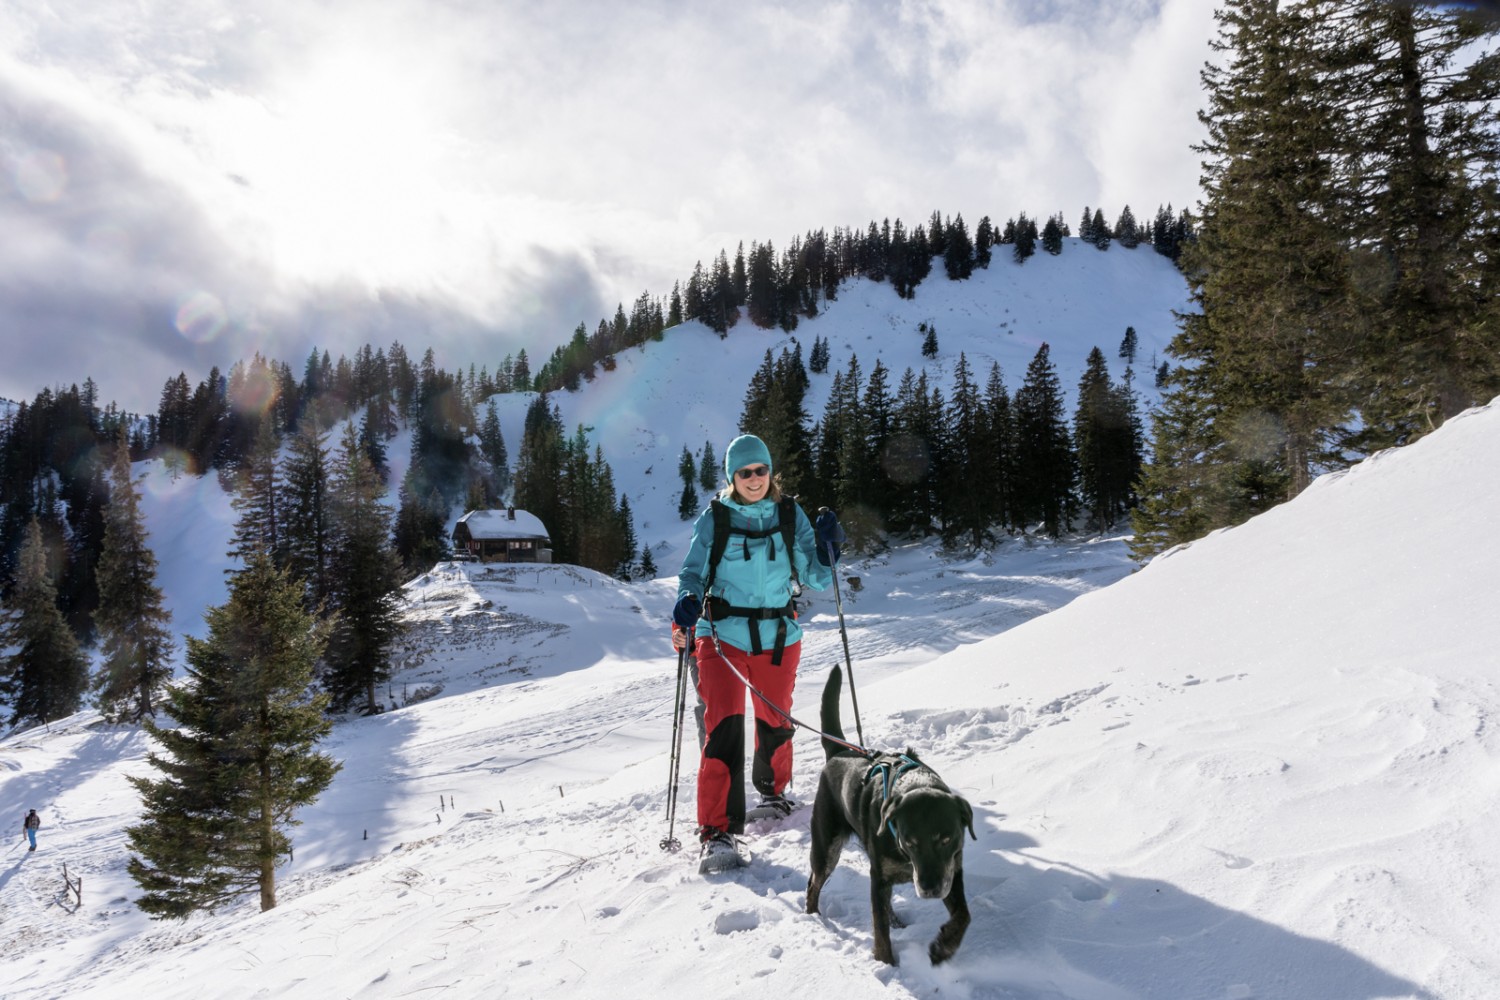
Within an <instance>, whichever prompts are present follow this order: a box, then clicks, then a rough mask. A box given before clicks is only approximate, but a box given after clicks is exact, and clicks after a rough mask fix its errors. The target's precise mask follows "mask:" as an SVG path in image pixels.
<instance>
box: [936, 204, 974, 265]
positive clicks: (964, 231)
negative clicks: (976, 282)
mask: <svg viewBox="0 0 1500 1000" xmlns="http://www.w3.org/2000/svg"><path fill="white" fill-rule="evenodd" d="M943 269H944V270H945V271H946V272H947V274H948V280H949V281H962V280H963V279H965V278H967V277H969V276H970V275H972V274H973V273H974V243H973V241H972V240H970V239H969V230H968V227H967V226H965V225H964V217H963V214H962V213H960V214H959V215H958V216H957V217H956V218H955V219H954V220H953V222H952V223H951V224H949V226H948V231H947V233H946V234H945V239H944V241H943Z"/></svg>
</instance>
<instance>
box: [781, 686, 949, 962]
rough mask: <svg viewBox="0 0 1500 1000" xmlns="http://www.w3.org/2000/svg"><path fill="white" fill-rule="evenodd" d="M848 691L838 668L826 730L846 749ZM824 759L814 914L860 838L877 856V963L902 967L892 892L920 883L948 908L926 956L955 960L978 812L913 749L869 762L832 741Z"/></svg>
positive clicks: (816, 815)
mask: <svg viewBox="0 0 1500 1000" xmlns="http://www.w3.org/2000/svg"><path fill="white" fill-rule="evenodd" d="M842 685H843V673H842V671H840V670H839V668H838V667H834V668H833V673H832V674H830V675H829V677H828V683H827V684H826V685H825V686H824V688H823V711H822V723H823V732H824V734H825V736H832V737H835V738H837V739H840V740H842V739H843V738H844V732H843V730H842V728H840V725H839V691H840V689H841V687H842ZM823 752H824V753H825V754H827V756H828V760H827V762H826V763H825V764H824V765H823V776H822V778H820V779H819V781H818V795H817V798H816V799H814V800H813V814H812V875H811V876H809V878H808V880H807V912H808V913H817V912H818V899H819V897H820V896H821V895H822V892H823V886H824V885H825V884H826V883H827V882H828V878H829V876H830V875H832V874H833V870H834V869H835V868H836V867H838V863H839V854H840V853H841V852H842V851H843V849H844V843H845V842H846V841H847V840H848V839H849V835H850V834H853V835H854V836H856V837H858V838H859V842H860V843H861V844H862V845H864V849H865V853H866V854H867V855H869V857H870V911H871V917H872V920H873V930H874V934H875V957H876V958H877V959H879V960H880V961H882V962H887V963H889V964H891V965H896V964H897V962H896V954H895V952H893V951H892V950H891V887H892V886H893V885H896V884H898V883H902V882H911V883H913V884H914V885H915V886H916V889H917V895H918V896H920V897H922V898H923V899H941V900H942V901H943V903H944V905H946V906H947V907H948V921H947V923H945V924H943V926H942V928H941V929H940V930H939V931H938V936H937V938H936V939H935V940H934V941H933V942H932V945H931V946H930V947H929V948H928V949H927V954H928V955H929V956H930V957H931V958H932V963H933V964H934V965H936V964H938V963H939V962H942V961H944V960H946V959H949V958H951V957H953V953H954V952H956V951H957V950H958V946H959V945H960V944H962V943H963V939H964V932H965V931H966V930H968V929H969V904H968V900H967V899H965V897H964V856H963V852H964V830H965V829H967V830H968V832H969V836H970V837H974V810H973V808H972V807H971V806H970V805H969V803H968V802H966V801H965V800H964V799H963V798H962V797H960V796H959V795H957V794H955V793H954V792H953V790H952V789H950V788H949V787H948V786H947V785H945V784H943V779H941V778H939V777H938V776H937V775H936V774H934V773H933V771H932V769H931V768H929V767H928V766H927V765H925V764H923V763H922V762H921V761H919V760H917V758H916V756H915V755H914V754H912V752H911V751H910V750H909V749H908V750H907V752H906V753H905V754H892V753H883V754H879V755H877V756H874V757H866V756H863V755H861V754H860V753H858V752H856V751H854V750H851V749H849V748H848V747H845V746H840V745H839V744H837V743H834V742H832V741H830V740H828V739H826V738H825V739H824V740H823ZM974 839H976V840H977V839H979V838H978V837H974Z"/></svg>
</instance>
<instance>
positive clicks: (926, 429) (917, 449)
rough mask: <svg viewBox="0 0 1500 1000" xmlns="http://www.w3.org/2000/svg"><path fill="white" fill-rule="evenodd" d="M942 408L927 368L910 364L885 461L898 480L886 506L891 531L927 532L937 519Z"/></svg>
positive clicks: (899, 390) (899, 393)
mask: <svg viewBox="0 0 1500 1000" xmlns="http://www.w3.org/2000/svg"><path fill="white" fill-rule="evenodd" d="M941 435H942V426H941V412H940V410H939V408H938V407H937V405H936V404H935V403H934V402H933V399H932V395H931V393H930V392H929V390H928V385H927V372H926V371H925V370H924V371H923V372H922V373H921V374H920V375H917V374H914V373H913V372H912V370H911V369H910V368H908V369H906V371H905V372H904V373H903V374H902V376H901V382H900V384H899V385H898V386H897V388H896V406H895V410H894V411H893V414H892V434H891V441H890V443H889V444H888V445H887V446H886V448H885V451H884V453H883V455H882V463H883V465H884V467H885V468H886V470H887V473H888V474H889V476H890V477H891V480H892V482H893V483H894V484H895V486H894V489H893V490H892V491H891V496H890V499H889V503H888V507H887V510H888V511H889V513H888V515H887V520H888V523H889V524H890V527H891V530H892V531H895V532H898V533H914V534H923V535H925V534H927V533H929V532H930V530H931V528H932V523H933V516H934V508H935V504H934V502H933V488H934V482H935V478H936V467H937V463H936V462H935V457H936V452H937V451H938V450H939V449H940V448H941V447H942V442H941Z"/></svg>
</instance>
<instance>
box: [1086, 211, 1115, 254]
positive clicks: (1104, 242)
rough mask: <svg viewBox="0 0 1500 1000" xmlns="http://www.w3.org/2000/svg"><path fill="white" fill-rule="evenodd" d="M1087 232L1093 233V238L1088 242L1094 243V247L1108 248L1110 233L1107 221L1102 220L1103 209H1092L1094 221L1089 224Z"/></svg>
mask: <svg viewBox="0 0 1500 1000" xmlns="http://www.w3.org/2000/svg"><path fill="white" fill-rule="evenodd" d="M1089 232H1090V233H1091V234H1092V235H1093V239H1092V240H1090V241H1089V242H1091V243H1093V244H1094V249H1096V250H1108V249H1109V244H1110V238H1111V234H1110V231H1109V223H1107V222H1105V221H1104V209H1102V208H1096V209H1094V221H1093V222H1092V223H1090V224H1089Z"/></svg>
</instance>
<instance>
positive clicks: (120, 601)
mask: <svg viewBox="0 0 1500 1000" xmlns="http://www.w3.org/2000/svg"><path fill="white" fill-rule="evenodd" d="M146 539H147V535H146V521H145V517H144V516H143V515H142V513H141V494H140V490H139V488H138V487H137V485H136V481H135V479H134V478H133V477H132V475H131V471H130V448H129V446H128V444H127V443H126V440H125V435H124V427H123V425H122V427H121V433H120V436H119V440H118V441H117V443H116V445H115V454H114V461H113V463H112V465H111V467H110V505H109V509H108V511H107V513H106V524H105V529H104V551H103V552H102V553H101V554H100V557H99V573H98V578H99V610H97V611H95V612H94V621H95V623H96V624H97V626H98V630H99V646H100V651H101V652H102V654H103V663H102V669H101V670H100V672H99V676H98V678H97V680H96V685H97V689H98V697H99V710H100V712H101V713H102V714H103V715H104V717H105V718H106V719H110V720H113V721H120V720H125V719H128V720H130V721H139V720H140V719H141V718H143V717H145V716H148V715H149V716H153V717H154V716H155V715H156V699H157V695H158V694H159V693H160V691H161V689H162V687H163V686H165V684H166V683H167V681H169V680H170V679H171V677H172V664H171V656H172V635H171V632H170V631H169V630H168V628H167V623H168V622H170V621H171V619H172V616H171V615H170V614H169V613H168V612H167V610H166V608H165V607H163V606H162V592H161V588H160V587H159V586H157V583H156V567H157V562H156V553H154V552H152V551H151V547H150V546H149V545H148V544H147V540H146Z"/></svg>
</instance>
